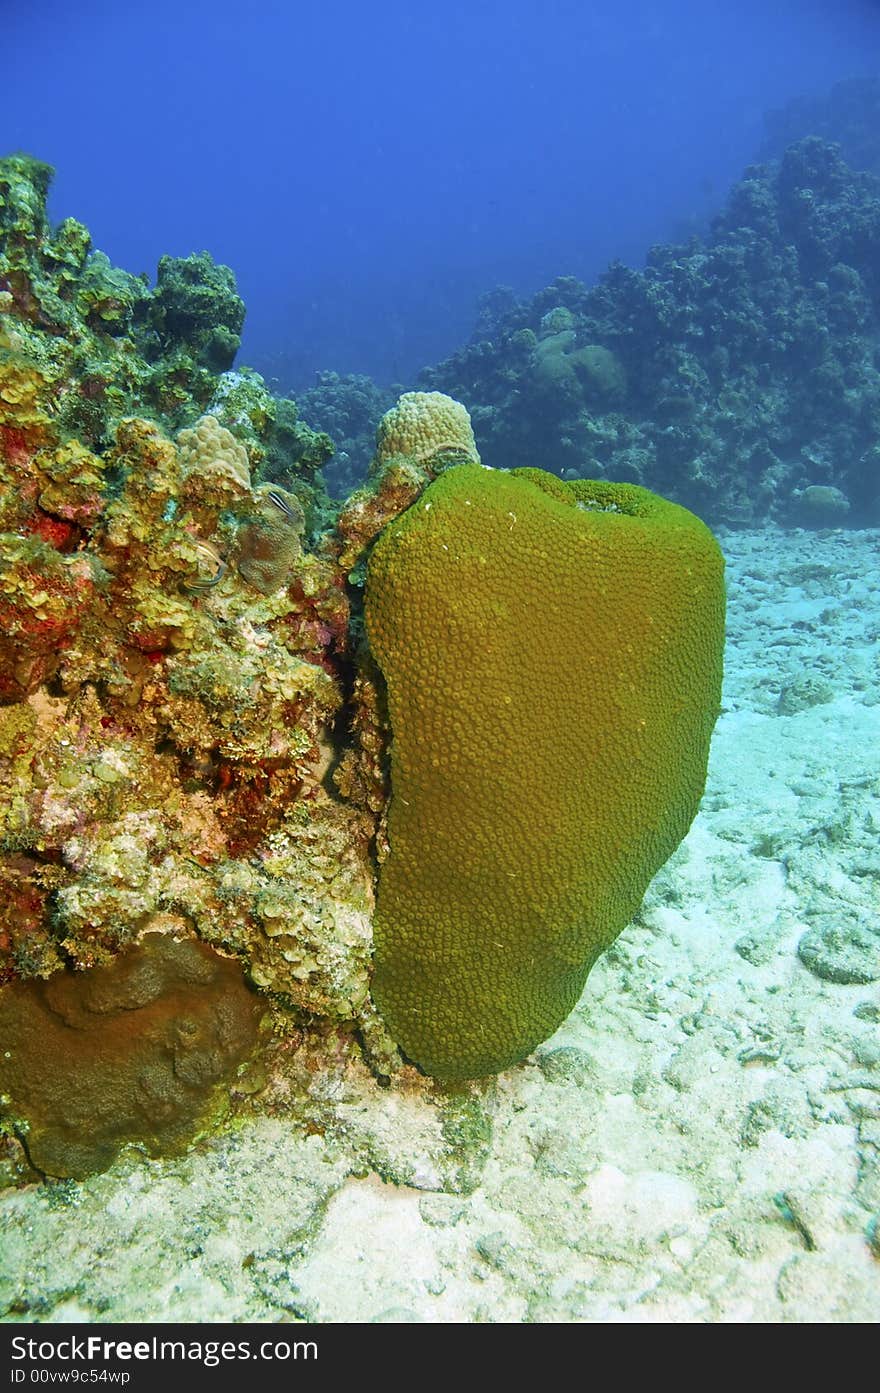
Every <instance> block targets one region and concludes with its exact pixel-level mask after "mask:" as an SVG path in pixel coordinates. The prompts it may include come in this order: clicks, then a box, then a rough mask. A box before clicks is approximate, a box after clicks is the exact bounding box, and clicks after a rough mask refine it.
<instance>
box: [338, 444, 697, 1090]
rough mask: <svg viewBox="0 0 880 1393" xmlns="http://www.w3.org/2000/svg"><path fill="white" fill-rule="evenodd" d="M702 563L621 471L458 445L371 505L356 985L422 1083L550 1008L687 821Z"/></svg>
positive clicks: (513, 1055)
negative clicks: (381, 855)
mask: <svg viewBox="0 0 880 1393" xmlns="http://www.w3.org/2000/svg"><path fill="white" fill-rule="evenodd" d="M723 569H724V563H723V559H722V556H721V553H720V550H719V548H718V546H717V544H716V542H715V540H714V538H713V537H712V534H711V533H710V532H709V531H708V529H707V528H706V527H705V526H704V525H703V523H701V522H700V521H699V519H698V518H696V517H694V516H693V514H691V513H689V512H687V511H686V510H685V509H683V508H680V507H678V506H677V505H675V504H673V503H668V502H666V501H664V500H663V499H661V498H658V497H656V496H655V495H653V494H651V493H649V492H647V491H646V490H645V489H640V488H637V487H635V486H634V485H625V484H609V483H596V482H590V481H585V480H579V481H576V482H573V483H562V482H561V481H560V480H559V479H557V478H556V477H555V476H553V475H550V474H545V473H544V472H543V471H541V470H537V469H517V470H513V471H512V472H510V473H506V472H502V471H496V470H486V469H482V468H480V467H478V466H472V465H461V466H459V467H456V468H453V469H450V470H448V471H447V472H446V473H444V474H443V475H441V477H440V478H439V479H437V480H436V481H435V482H434V483H433V484H432V485H431V486H430V487H429V488H428V489H427V490H426V492H425V493H424V494H423V495H422V496H421V498H419V500H418V501H417V502H416V503H415V504H414V505H413V506H412V507H411V508H409V509H408V510H407V512H405V513H403V514H402V515H401V516H400V517H399V518H397V519H396V520H395V521H393V522H392V523H390V524H389V525H388V526H387V527H386V528H385V530H384V532H383V533H382V535H381V536H380V538H379V540H378V542H377V544H376V546H375V548H374V550H373V553H372V556H371V558H370V563H369V569H368V576H367V592H366V625H367V634H368V637H369V641H370V645H371V648H372V651H373V654H374V655H375V657H376V659H377V661H378V663H379V665H380V667H381V669H382V672H383V674H384V677H385V680H386V683H387V688H388V707H389V715H390V720H391V727H392V734H393V744H392V755H391V784H392V799H391V805H390V809H389V817H388V839H389V845H390V850H389V853H388V855H387V858H386V860H385V862H384V864H383V865H382V868H381V872H380V878H379V893H378V906H377V914H376V919H375V925H374V931H375V964H374V966H375V971H374V978H373V994H374V998H375V1001H376V1004H377V1006H378V1008H379V1010H380V1012H381V1013H382V1015H383V1016H384V1018H385V1021H386V1023H387V1025H388V1027H389V1029H390V1031H391V1033H392V1035H393V1036H394V1038H395V1039H396V1040H397V1042H398V1044H399V1045H400V1046H401V1048H402V1049H403V1050H404V1051H405V1052H406V1054H407V1055H409V1057H410V1058H411V1059H413V1060H415V1061H416V1063H418V1064H419V1065H420V1066H421V1067H422V1068H423V1069H424V1070H426V1071H427V1072H428V1073H430V1074H433V1075H436V1076H437V1077H439V1078H442V1079H448V1080H455V1079H465V1078H475V1077H479V1076H481V1075H484V1074H488V1073H492V1072H494V1071H496V1070H499V1069H503V1068H505V1067H506V1066H508V1065H510V1064H512V1063H514V1062H515V1061H517V1060H519V1059H522V1058H523V1057H524V1056H525V1055H526V1054H528V1053H529V1051H530V1050H531V1049H533V1048H534V1046H535V1045H537V1044H538V1043H539V1042H540V1041H541V1040H543V1039H545V1038H546V1037H547V1036H548V1035H550V1034H551V1033H552V1032H553V1031H554V1030H555V1029H556V1027H557V1026H558V1025H559V1024H560V1022H561V1021H562V1020H564V1018H565V1017H566V1015H567V1014H568V1013H569V1012H570V1011H571V1009H572V1007H573V1006H574V1005H575V1003H576V1002H577V999H578V997H579V995H580V992H581V990H582V988H583V985H584V981H585V979H586V976H587V973H588V972H589V970H590V968H591V966H592V964H593V963H594V962H595V960H596V958H597V957H598V955H599V954H600V953H601V952H602V951H603V950H604V949H605V948H607V947H608V945H609V944H610V943H611V942H612V941H613V940H614V939H615V938H616V936H617V935H618V934H619V933H620V931H621V930H622V929H623V928H624V927H625V925H626V924H627V923H628V922H629V920H630V919H631V917H632V915H633V913H634V912H635V910H636V909H637V907H638V905H639V903H640V901H641V898H642V895H643V894H644V891H645V888H646V886H647V884H648V882H649V881H650V879H651V877H652V876H653V875H654V873H655V872H656V871H657V870H658V868H659V867H660V866H661V865H662V864H663V862H664V861H665V860H666V859H667V857H668V856H669V855H670V854H671V852H672V851H673V850H674V849H675V847H676V846H677V845H678V843H679V842H680V841H681V839H682V837H683V836H684V834H685V833H686V831H687V829H688V827H689V826H690V823H691V821H692V819H693V817H694V814H695V812H696V809H697V805H698V803H699V800H700V796H701V794H702V791H703V785H704V781H705V775H706V763H707V758H708V751H709V740H710V736H711V733H712V728H713V726H714V723H715V718H716V715H717V713H718V706H719V698H720V685H721V666H722V650H723V636H724V588H723Z"/></svg>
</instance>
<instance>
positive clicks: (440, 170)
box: [0, 0, 880, 389]
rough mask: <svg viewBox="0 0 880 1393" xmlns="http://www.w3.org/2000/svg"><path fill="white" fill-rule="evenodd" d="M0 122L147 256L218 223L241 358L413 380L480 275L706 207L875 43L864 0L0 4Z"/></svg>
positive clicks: (672, 230)
mask: <svg viewBox="0 0 880 1393" xmlns="http://www.w3.org/2000/svg"><path fill="white" fill-rule="evenodd" d="M0 8H2V10H3V11H4V12H5V11H9V13H4V15H3V47H4V52H5V54H6V59H7V61H6V62H4V76H3V82H4V99H3V117H4V119H3V126H2V139H0V145H2V146H3V148H4V149H5V150H14V149H20V150H25V151H27V152H29V153H31V154H33V155H36V156H38V157H39V158H41V159H44V160H47V161H49V162H50V163H52V164H54V165H56V166H57V169H58V176H57V182H56V185H55V192H54V197H53V204H52V213H53V216H54V217H57V218H60V217H64V216H68V215H71V216H76V217H77V218H79V219H81V220H82V221H83V222H85V223H86V224H87V226H88V227H89V228H90V230H91V232H92V235H93V237H94V241H95V245H96V246H98V247H100V248H101V249H102V250H104V251H105V252H106V253H107V254H108V255H109V256H110V258H111V260H112V261H113V262H114V263H116V264H118V265H121V266H124V267H126V268H128V269H130V270H132V271H146V272H148V273H149V274H150V275H151V276H152V275H153V274H154V272H155V267H156V263H157V261H158V259H159V257H160V256H161V255H162V254H163V253H166V252H167V253H170V254H172V255H187V254H188V253H189V252H191V251H195V250H201V249H203V248H206V249H208V250H210V251H211V252H212V254H213V255H214V256H215V258H217V259H218V260H220V261H223V262H226V263H227V264H228V265H230V266H231V267H232V268H233V269H234V271H235V273H236V275H237V277H238V282H239V288H240V291H241V293H242V295H243V297H244V300H245V302H246V304H247V307H248V318H247V323H246V326H245V339H244V346H243V351H242V354H241V358H242V360H243V361H246V362H250V363H252V364H253V365H254V366H256V367H258V368H260V369H261V370H263V371H264V372H266V374H267V375H269V376H275V377H277V378H278V379H279V381H280V384H281V386H283V387H284V388H285V389H290V388H292V389H300V388H302V387H304V386H308V385H310V383H311V382H312V381H313V378H314V373H315V371H316V370H318V369H322V368H334V369H336V370H337V371H340V372H366V373H370V374H371V375H373V376H374V377H376V378H377V379H378V380H380V381H385V382H388V381H393V380H397V381H408V380H411V379H412V377H413V376H414V374H415V373H416V371H417V370H418V369H419V368H420V367H421V366H422V365H423V364H425V363H429V362H433V361H436V360H437V359H438V358H441V357H443V356H444V355H446V354H447V353H449V352H450V351H452V350H453V349H454V348H455V347H457V346H458V344H460V343H461V342H462V340H463V339H465V338H466V337H467V335H468V333H469V332H470V329H471V327H472V324H473V321H474V316H475V307H476V303H477V301H478V298H479V296H480V295H481V294H482V293H483V292H484V291H486V290H488V289H490V288H491V287H492V286H494V285H497V284H499V283H503V284H507V285H510V286H512V287H513V289H514V290H515V291H517V292H518V293H520V294H530V293H533V292H534V291H535V290H536V289H537V288H538V287H539V286H541V285H543V284H545V283H546V282H547V281H548V280H550V279H552V278H553V277H555V276H557V275H560V274H573V275H577V276H579V277H581V278H582V279H585V280H587V281H589V280H591V279H592V278H593V277H594V276H595V275H596V274H597V273H598V272H599V271H600V270H601V269H602V267H603V266H604V265H605V264H606V263H607V262H608V261H609V260H610V259H611V258H613V257H620V258H621V259H623V260H625V261H629V262H631V263H633V264H640V262H641V260H642V258H643V255H644V252H645V250H646V249H647V247H648V246H649V245H650V244H651V243H652V242H656V241H667V240H669V239H670V238H677V237H680V236H682V235H686V234H687V233H689V232H690V231H692V230H699V229H701V228H702V227H703V226H704V225H705V224H706V222H707V220H708V218H709V217H710V216H711V215H712V213H713V212H714V211H715V209H716V208H717V207H718V206H719V205H720V204H721V202H722V200H723V197H724V194H725V192H726V190H727V188H728V186H729V185H730V183H731V182H732V181H733V180H734V179H735V178H736V177H738V175H739V174H740V172H741V170H742V167H743V166H744V165H745V164H747V163H748V162H749V161H750V160H752V159H753V158H754V157H755V153H756V151H757V149H758V147H759V144H760V140H761V134H762V117H763V113H764V112H765V111H766V110H767V109H768V108H770V107H776V106H781V105H783V104H784V103H785V102H786V101H788V100H789V99H790V98H792V97H794V96H797V95H800V94H812V93H818V92H821V91H824V90H826V89H827V88H828V87H829V86H830V85H831V84H833V83H834V82H836V81H838V80H840V79H842V78H845V77H849V76H854V75H859V74H863V73H867V72H870V71H872V70H873V69H875V68H876V63H877V55H878V53H880V42H878V40H880V12H878V7H877V6H876V4H873V3H869V2H868V0H835V3H831V0H775V3H772V4H768V3H767V0H718V2H717V3H715V4H711V5H706V4H705V3H703V0H671V3H661V0H630V3H627V4H623V5H621V4H620V3H617V0H596V3H589V4H586V3H583V0H543V3H531V0H504V2H499V3H494V2H491V0H490V2H489V3H487V2H486V0H447V3H445V4H443V5H435V6H427V5H413V4H412V3H411V0H382V3H379V4H378V5H369V6H368V5H364V4H362V3H351V0H348V2H346V0H343V3H329V4H322V5H312V4H300V3H296V0H294V3H284V0H269V2H268V3H265V0H264V3H260V4H257V5H251V6H248V5H242V4H241V3H239V0H235V3H232V2H231V0H214V3H206V0H194V2H193V3H187V4H181V3H180V0H151V3H150V4H144V5H131V4H122V5H120V4H118V3H117V2H116V0H82V2H81V3H79V4H77V5H71V4H69V3H68V0H36V2H35V3H31V4H28V5H21V4H20V3H16V4H11V3H9V0H6V3H5V4H3V5H2V7H0Z"/></svg>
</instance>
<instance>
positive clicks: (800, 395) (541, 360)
mask: <svg viewBox="0 0 880 1393" xmlns="http://www.w3.org/2000/svg"><path fill="white" fill-rule="evenodd" d="M878 332H880V180H878V179H877V178H876V177H875V176H874V175H872V174H870V173H867V172H856V171H854V170H852V169H851V168H849V167H848V166H847V165H846V164H845V163H844V161H843V159H842V158H841V154H840V151H839V149H838V147H837V146H835V145H832V144H829V143H827V142H826V141H824V140H821V139H819V138H817V137H809V138H807V139H804V140H802V141H800V142H799V143H797V144H795V145H793V146H791V147H790V148H789V149H788V150H786V152H785V154H784V155H783V157H782V159H781V160H780V161H779V162H778V163H772V164H767V165H758V166H753V167H750V168H748V169H747V170H746V171H745V175H744V177H743V179H742V180H741V181H740V182H739V183H738V184H736V185H735V186H734V188H733V190H732V192H731V194H730V196H729V198H728V200H727V204H726V207H725V208H724V210H723V211H722V213H721V214H720V215H719V216H718V217H717V218H716V219H715V220H714V222H713V224H712V228H711V232H710V235H709V237H708V239H707V240H706V241H705V242H703V241H700V240H697V239H693V240H692V241H690V242H688V243H687V244H686V245H683V246H658V247H654V248H652V249H651V251H650V252H649V255H648V258H647V262H646V266H645V269H644V270H643V271H637V270H633V269H631V268H630V267H627V266H624V265H622V264H621V263H619V262H616V263H614V264H612V265H611V266H610V267H609V269H608V270H607V271H606V272H605V274H604V275H603V276H602V277H601V278H600V280H599V281H598V283H597V284H596V285H595V286H593V287H590V288H587V287H586V286H584V285H583V284H582V283H581V282H580V281H578V280H576V279H574V278H573V277H567V276H566V277H561V278H559V279H557V280H555V281H554V282H553V283H552V284H551V285H549V286H547V287H546V288H545V289H544V290H541V291H539V292H538V294H537V295H535V296H534V297H533V298H532V299H531V300H530V301H528V302H527V303H525V304H516V303H515V302H512V297H510V296H508V297H506V298H505V297H504V296H503V294H501V293H498V292H496V293H494V294H493V295H490V296H488V297H486V299H485V301H484V312H483V314H482V316H481V320H480V324H479V326H478V329H477V331H476V333H475V334H474V336H473V337H472V339H471V341H470V342H469V343H468V344H467V345H466V347H464V348H463V349H462V350H461V351H460V352H458V353H455V354H453V355H452V356H451V357H450V358H448V359H447V360H446V361H445V362H442V363H440V364H439V365H438V366H436V367H433V368H429V369H426V370H425V371H424V372H423V374H422V385H423V386H425V387H428V388H431V389H434V390H438V391H443V392H448V393H450V394H451V395H452V396H454V397H456V398H457V399H458V400H459V401H462V402H464V404H465V405H466V406H467V408H468V410H469V411H470V413H471V416H472V418H473V423H474V431H475V433H476V436H477V439H478V441H479V444H480V451H481V454H482V458H483V460H484V462H485V463H486V464H489V465H505V466H507V467H508V468H509V467H512V466H516V465H537V466H540V467H541V468H543V469H548V470H552V471H553V472H554V473H556V474H558V475H560V476H561V477H563V478H576V477H587V478H608V479H613V480H618V481H622V482H628V483H635V484H640V485H644V486H646V487H648V488H651V489H654V490H657V491H659V492H660V493H663V494H664V495H666V496H667V497H670V498H672V499H674V500H675V501H676V502H679V503H682V504H684V505H685V506H687V507H689V508H692V509H694V510H695V511H696V512H698V513H699V514H700V515H701V516H702V517H704V518H706V519H707V520H708V521H709V522H711V523H719V522H720V523H728V524H733V525H750V524H754V523H758V522H762V521H765V520H775V521H777V522H779V523H781V524H783V525H789V526H790V525H806V526H834V525H839V524H840V523H841V522H844V521H846V522H848V523H850V524H856V525H866V524H871V523H876V522H877V520H878V517H880V484H878V479H880V348H878Z"/></svg>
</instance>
